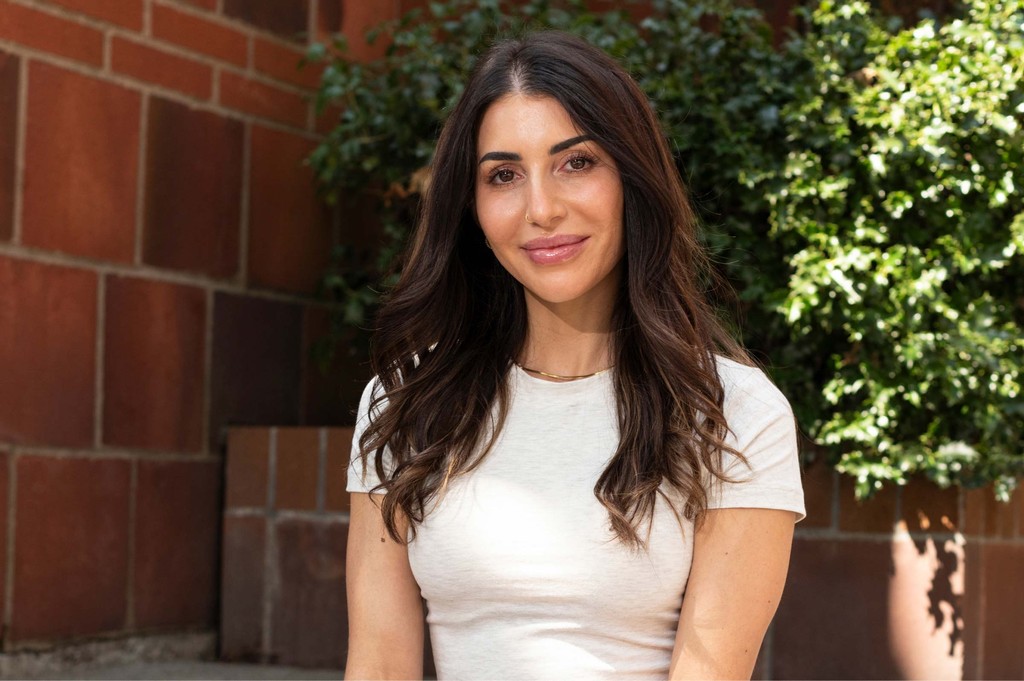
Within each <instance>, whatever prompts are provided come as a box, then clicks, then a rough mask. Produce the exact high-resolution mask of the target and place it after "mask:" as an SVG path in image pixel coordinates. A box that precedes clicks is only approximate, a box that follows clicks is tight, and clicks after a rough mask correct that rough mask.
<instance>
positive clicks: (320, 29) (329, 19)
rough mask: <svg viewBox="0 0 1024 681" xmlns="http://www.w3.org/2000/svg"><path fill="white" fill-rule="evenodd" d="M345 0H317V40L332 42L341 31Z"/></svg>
mask: <svg viewBox="0 0 1024 681" xmlns="http://www.w3.org/2000/svg"><path fill="white" fill-rule="evenodd" d="M343 4H344V0H316V40H317V41H318V42H330V41H331V38H332V36H334V35H335V34H336V33H339V32H340V31H341V6H342V5H343Z"/></svg>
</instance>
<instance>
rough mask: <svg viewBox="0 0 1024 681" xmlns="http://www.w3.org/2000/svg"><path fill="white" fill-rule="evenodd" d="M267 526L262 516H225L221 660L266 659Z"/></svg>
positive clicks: (222, 565)
mask: <svg viewBox="0 0 1024 681" xmlns="http://www.w3.org/2000/svg"><path fill="white" fill-rule="evenodd" d="M266 526H267V521H266V520H264V519H263V518H245V517H242V518H237V517H233V516H227V517H225V518H224V534H223V539H222V541H221V546H222V547H223V548H222V551H223V554H222V556H221V590H220V593H221V597H220V598H221V600H220V659H222V660H225V661H240V660H244V661H249V662H261V661H262V660H263V654H262V653H263V583H264V575H263V573H264V552H265V550H266ZM339 617H340V615H339Z"/></svg>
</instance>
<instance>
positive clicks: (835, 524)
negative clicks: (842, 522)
mask: <svg viewBox="0 0 1024 681" xmlns="http://www.w3.org/2000/svg"><path fill="white" fill-rule="evenodd" d="M839 492H840V487H839V472H838V471H836V470H835V469H832V519H831V520H832V522H831V523H829V529H830V530H834V531H838V530H839Z"/></svg>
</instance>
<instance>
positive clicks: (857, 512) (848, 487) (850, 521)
mask: <svg viewBox="0 0 1024 681" xmlns="http://www.w3.org/2000/svg"><path fill="white" fill-rule="evenodd" d="M896 498H897V490H896V488H895V487H893V486H892V485H886V486H885V487H883V488H882V489H881V490H879V491H878V492H876V493H875V495H874V496H873V497H871V498H870V499H867V500H865V501H857V499H856V497H855V496H854V480H853V478H851V477H850V476H848V475H840V476H839V529H840V530H844V531H846V532H892V531H893V528H894V527H895V525H896Z"/></svg>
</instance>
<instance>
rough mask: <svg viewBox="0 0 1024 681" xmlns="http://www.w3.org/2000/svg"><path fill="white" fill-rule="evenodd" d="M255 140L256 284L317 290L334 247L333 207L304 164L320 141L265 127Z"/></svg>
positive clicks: (256, 130) (252, 278) (252, 239)
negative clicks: (331, 208) (324, 197)
mask: <svg viewBox="0 0 1024 681" xmlns="http://www.w3.org/2000/svg"><path fill="white" fill-rule="evenodd" d="M251 139H252V155H251V166H250V191H249V197H250V198H249V215H250V225H249V263H248V266H249V282H250V285H253V286H259V287H266V288H271V289H275V290H281V291H289V292H293V293H301V294H312V293H313V292H315V291H316V287H317V282H318V281H319V280H320V278H321V277H322V276H323V274H324V272H325V270H326V268H327V263H328V259H329V256H330V249H331V232H330V218H329V212H328V209H327V206H326V204H325V203H324V202H323V201H322V200H321V199H320V198H319V197H318V196H317V193H316V185H315V183H314V177H313V173H312V171H311V170H310V169H309V168H308V167H304V166H303V165H302V164H303V161H304V160H305V158H306V157H307V156H308V155H309V154H310V152H312V150H313V148H314V143H313V142H311V141H309V140H306V139H304V138H302V137H299V136H297V135H292V134H289V133H286V132H279V131H277V130H270V129H268V128H264V127H261V126H253V128H252V137H251Z"/></svg>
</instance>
